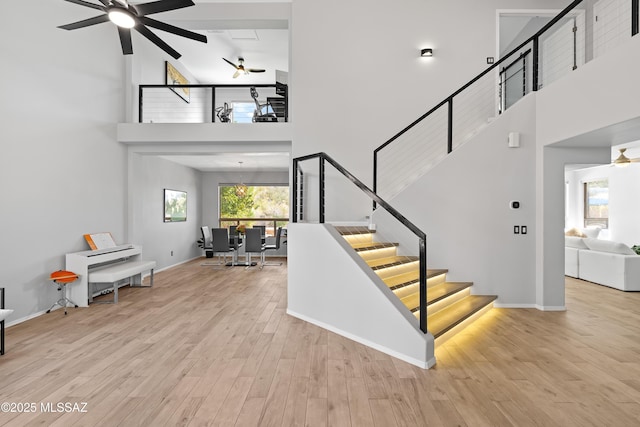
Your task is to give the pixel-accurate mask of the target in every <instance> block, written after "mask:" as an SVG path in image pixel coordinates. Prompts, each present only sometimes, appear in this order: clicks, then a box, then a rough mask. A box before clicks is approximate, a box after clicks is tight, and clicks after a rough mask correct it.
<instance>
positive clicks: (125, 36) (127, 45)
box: [118, 27, 133, 55]
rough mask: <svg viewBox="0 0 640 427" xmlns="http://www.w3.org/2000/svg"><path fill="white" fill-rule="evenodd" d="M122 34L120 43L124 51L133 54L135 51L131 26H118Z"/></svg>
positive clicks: (125, 53)
mask: <svg viewBox="0 0 640 427" xmlns="http://www.w3.org/2000/svg"><path fill="white" fill-rule="evenodd" d="M118 34H119V35H120V44H121V45H122V53H123V54H124V55H131V54H132V53H133V44H132V43H131V30H130V29H129V28H122V27H118Z"/></svg>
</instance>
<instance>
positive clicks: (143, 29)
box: [58, 0, 207, 59]
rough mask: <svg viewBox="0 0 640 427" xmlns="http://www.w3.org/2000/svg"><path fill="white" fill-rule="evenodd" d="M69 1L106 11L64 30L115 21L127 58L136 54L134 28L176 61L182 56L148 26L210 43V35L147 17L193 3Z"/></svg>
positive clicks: (173, 0) (170, 0)
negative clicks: (133, 36) (132, 30)
mask: <svg viewBox="0 0 640 427" xmlns="http://www.w3.org/2000/svg"><path fill="white" fill-rule="evenodd" d="M65 1H68V2H69V3H74V4H77V5H80V6H84V7H88V8H91V9H96V10H100V11H102V12H104V14H103V15H98V16H95V17H93V18H89V19H85V20H83V21H78V22H73V23H71V24H67V25H61V26H59V27H58V28H62V29H63V30H77V29H79V28H85V27H89V26H91V25H96V24H101V23H103V22H109V21H111V22H112V23H113V24H115V25H116V27H117V28H118V36H119V37H120V44H121V46H122V53H123V54H124V55H131V54H132V53H133V45H132V43H131V29H134V30H136V31H138V32H139V33H140V34H142V36H144V37H145V38H147V39H148V40H149V41H150V42H152V43H153V44H155V45H156V46H158V47H159V48H160V49H162V50H164V51H165V52H166V53H168V54H169V55H171V56H172V57H173V58H174V59H178V58H180V56H181V55H180V53H178V52H177V51H176V50H175V49H173V48H172V47H171V46H169V45H168V44H167V43H165V42H164V41H163V40H162V39H161V38H160V37H158V36H157V35H156V34H155V33H154V32H153V31H151V30H150V29H149V28H147V27H153V28H155V29H158V30H161V31H166V32H167V33H171V34H175V35H177V36H180V37H186V38H189V39H192V40H196V41H199V42H202V43H206V42H207V36H204V35H202V34H198V33H194V32H193V31H189V30H185V29H183V28H179V27H175V26H173V25H170V24H166V23H164V22H160V21H156V20H155V19H152V18H149V17H147V15H152V14H154V13H160V12H168V11H171V10H176V9H182V8H185V7H189V6H195V3H194V2H193V1H192V0H158V1H152V2H149V3H139V4H135V5H133V4H129V3H128V2H127V1H126V0H100V3H101V4H95V3H91V2H88V1H85V0H65Z"/></svg>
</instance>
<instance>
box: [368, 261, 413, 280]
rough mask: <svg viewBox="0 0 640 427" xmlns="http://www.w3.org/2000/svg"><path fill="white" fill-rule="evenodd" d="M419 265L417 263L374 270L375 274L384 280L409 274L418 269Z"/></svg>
mask: <svg viewBox="0 0 640 427" xmlns="http://www.w3.org/2000/svg"><path fill="white" fill-rule="evenodd" d="M419 265H420V263H419V262H418V261H414V262H410V263H407V264H402V265H394V266H392V267H387V268H383V269H380V270H376V271H375V273H376V274H377V275H378V276H379V277H380V278H381V279H382V280H384V279H385V278H387V277H391V276H397V275H398V274H404V273H409V272H410V271H413V270H415V269H416V268H418V266H419Z"/></svg>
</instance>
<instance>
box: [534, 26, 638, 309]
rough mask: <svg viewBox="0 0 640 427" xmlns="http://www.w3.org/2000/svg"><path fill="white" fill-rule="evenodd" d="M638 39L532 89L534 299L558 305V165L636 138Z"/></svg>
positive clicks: (596, 158) (598, 159)
mask: <svg viewBox="0 0 640 427" xmlns="http://www.w3.org/2000/svg"><path fill="white" fill-rule="evenodd" d="M638 51H640V37H634V38H632V39H631V40H629V41H627V42H625V43H621V44H620V45H618V46H617V48H616V49H614V50H612V51H610V52H608V53H607V54H604V55H602V56H600V57H598V58H597V59H596V60H594V61H591V62H589V63H587V64H585V65H584V66H583V67H580V68H578V69H577V70H576V71H574V72H572V73H570V75H568V76H566V78H563V79H561V80H558V81H556V82H554V83H553V84H552V85H549V86H548V87H547V88H545V89H543V90H541V91H539V92H538V93H537V94H536V99H537V107H536V117H537V123H536V134H537V138H538V148H537V150H536V187H537V196H536V224H538V229H537V230H536V231H537V234H536V263H537V266H536V301H537V305H538V306H539V307H543V308H544V307H549V308H551V309H556V308H560V309H562V308H564V266H563V264H562V260H563V259H564V255H563V254H564V238H563V234H562V230H563V228H564V222H565V215H564V209H560V208H559V207H560V206H564V203H565V199H564V191H565V184H564V182H565V179H564V167H565V164H588V163H599V164H605V163H608V162H609V161H610V160H611V158H610V156H611V153H610V146H612V145H616V144H622V143H625V142H629V141H636V140H638V139H640V106H639V105H638V103H637V102H636V99H638V97H640V84H638V79H637V76H636V74H637V73H635V71H634V70H636V69H637V68H638V67H639V66H640V55H638V54H637V52H638Z"/></svg>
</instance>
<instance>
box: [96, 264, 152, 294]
mask: <svg viewBox="0 0 640 427" xmlns="http://www.w3.org/2000/svg"><path fill="white" fill-rule="evenodd" d="M154 268H156V262H155V261H128V262H123V263H120V264H114V265H109V266H107V267H100V268H97V269H95V270H90V271H89V278H88V280H87V282H88V283H89V302H93V289H92V286H93V285H94V284H96V283H111V284H112V286H113V303H114V304H115V303H117V302H118V286H117V285H116V282H118V281H119V280H122V279H126V278H127V277H128V278H129V286H131V287H142V272H144V271H147V270H149V271H150V272H151V273H150V274H151V280H150V285H149V286H145V287H147V288H149V287H152V286H153V269H154ZM136 276H140V280H139V284H136V283H135V281H136V280H135V278H136ZM109 302H111V301H109Z"/></svg>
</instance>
